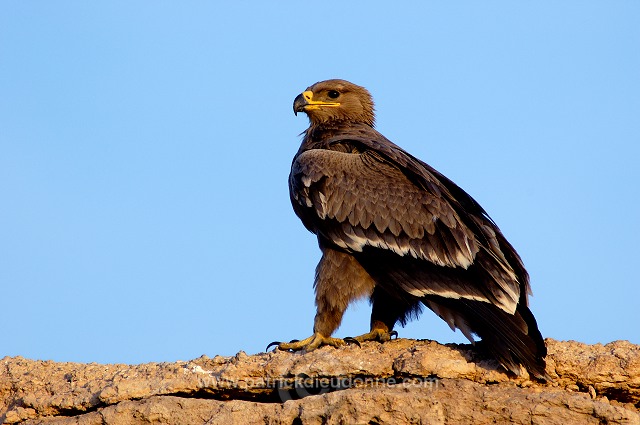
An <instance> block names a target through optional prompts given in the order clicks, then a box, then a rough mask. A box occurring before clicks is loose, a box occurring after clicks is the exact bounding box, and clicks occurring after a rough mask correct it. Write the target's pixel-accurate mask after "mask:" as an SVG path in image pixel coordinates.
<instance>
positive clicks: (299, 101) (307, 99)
mask: <svg viewBox="0 0 640 425" xmlns="http://www.w3.org/2000/svg"><path fill="white" fill-rule="evenodd" d="M323 106H329V107H336V106H340V103H338V102H323V101H322V100H313V92H312V91H311V90H307V91H305V92H302V93H300V94H299V95H298V96H296V98H295V100H294V101H293V113H294V114H296V115H298V112H307V111H308V110H310V109H319V108H321V107H323Z"/></svg>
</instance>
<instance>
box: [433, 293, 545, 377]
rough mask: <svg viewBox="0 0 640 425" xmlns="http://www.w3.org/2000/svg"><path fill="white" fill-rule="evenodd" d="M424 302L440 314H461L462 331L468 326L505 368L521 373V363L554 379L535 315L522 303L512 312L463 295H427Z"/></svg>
mask: <svg viewBox="0 0 640 425" xmlns="http://www.w3.org/2000/svg"><path fill="white" fill-rule="evenodd" d="M425 304H426V305H427V307H429V308H431V309H432V310H434V311H435V312H436V313H437V314H439V315H440V316H441V317H442V311H445V310H448V311H449V313H448V314H449V315H454V316H459V319H458V320H457V321H456V322H457V323H456V327H458V328H461V330H463V331H464V330H465V329H463V328H464V327H468V328H469V329H470V330H471V332H473V333H474V334H476V335H477V336H479V337H480V338H481V339H482V341H483V345H484V346H485V347H486V349H487V351H488V352H489V353H490V354H491V355H492V356H493V357H494V358H495V359H496V360H498V362H500V364H501V365H502V366H503V367H504V368H505V369H507V370H510V371H511V372H513V373H515V374H516V375H519V374H520V365H522V366H524V367H525V368H526V369H527V371H528V372H529V373H530V374H532V375H533V376H535V377H536V378H538V379H541V380H550V379H551V377H550V376H549V374H547V372H546V370H545V368H546V362H545V359H544V358H545V356H546V355H547V347H546V346H545V344H544V340H543V339H542V335H541V334H540V331H539V330H538V325H537V323H536V319H535V318H534V317H533V314H532V313H531V310H529V307H527V306H526V305H524V304H523V303H520V304H519V305H518V307H517V309H516V312H515V314H513V315H512V314H509V313H507V312H505V311H504V310H502V309H500V308H498V307H496V306H494V305H492V304H489V303H486V302H482V301H474V300H467V299H462V298H461V299H451V298H443V297H426V299H425ZM433 304H435V306H433ZM434 307H436V308H434ZM437 310H438V311H437ZM443 318H444V317H443ZM445 320H446V319H445ZM450 322H451V319H450V320H448V323H450ZM450 324H451V323H450ZM467 333H468V330H467V332H465V334H467ZM467 337H468V335H467Z"/></svg>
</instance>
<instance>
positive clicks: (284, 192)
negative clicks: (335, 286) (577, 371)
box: [0, 0, 640, 363]
mask: <svg viewBox="0 0 640 425" xmlns="http://www.w3.org/2000/svg"><path fill="white" fill-rule="evenodd" d="M399 4H400V3H396V5H394V6H393V7H391V6H389V5H388V2H375V1H373V2H343V1H339V2H334V1H323V2H300V1H296V2H293V1H280V2H253V3H251V2H245V1H238V2H214V1H191V2H169V1H137V2H132V1H113V0H112V1H108V2H107V1H91V2H87V1H55V2H53V1H51V2H47V1H28V2H27V1H17V0H16V1H12V0H4V1H2V2H0V285H1V286H0V288H1V292H0V312H1V314H2V325H1V326H0V357H2V356H4V355H10V356H15V355H22V356H25V357H29V358H35V359H53V360H57V361H81V362H93V361H95V362H126V363H139V362H148V361H175V360H179V359H181V360H187V359H190V358H194V357H197V356H200V355H202V354H207V355H210V356H213V355H215V354H222V355H232V354H234V353H236V352H238V351H239V350H245V351H246V352H248V353H256V352H260V351H262V350H264V348H265V346H266V345H267V344H268V343H269V342H271V341H274V340H290V339H293V338H298V339H300V338H302V337H307V336H309V335H310V334H311V331H312V325H313V317H314V314H315V307H314V302H313V301H314V295H313V289H312V281H313V275H314V269H315V266H316V263H317V261H318V259H319V257H320V251H319V250H318V247H317V243H316V240H315V237H314V236H313V235H312V234H310V233H308V232H307V231H306V230H305V229H304V227H303V226H302V224H301V223H300V222H299V220H298V219H297V217H296V216H295V215H294V213H293V211H292V208H291V205H290V201H289V195H288V188H287V176H288V173H289V168H290V164H291V159H292V157H293V155H294V153H295V152H296V150H297V149H298V146H299V142H300V137H299V133H300V132H302V131H303V130H304V129H305V128H306V127H307V119H306V117H305V116H304V115H298V117H295V116H294V115H293V112H292V103H293V99H294V97H295V96H296V95H297V94H299V93H300V92H301V91H303V90H304V89H305V88H306V87H307V86H309V85H310V84H312V83H314V82H316V81H319V80H324V79H328V78H343V79H348V80H350V81H352V82H354V83H357V84H360V85H364V86H365V87H367V88H368V89H369V90H370V91H371V92H372V94H373V96H374V98H375V100H376V102H377V112H378V120H377V128H378V130H380V131H381V132H382V133H383V134H385V135H386V136H387V137H388V138H390V139H391V140H393V141H394V142H395V143H397V144H399V145H400V146H402V147H404V148H405V149H407V150H408V151H409V152H411V153H412V154H414V155H415V156H417V157H419V158H421V159H422V160H424V161H426V162H428V163H429V164H431V165H432V166H434V167H435V168H436V169H438V170H439V171H441V172H443V173H444V174H445V175H447V176H448V177H449V178H451V179H452V180H454V181H455V182H456V183H458V184H459V185H460V186H462V187H463V188H464V189H465V190H466V191H467V192H469V193H470V194H471V195H472V196H474V197H475V198H476V199H477V200H478V201H479V202H480V203H481V204H482V205H483V206H484V208H485V209H486V210H487V211H488V212H489V214H490V215H491V216H492V217H493V218H494V220H495V221H496V222H497V223H498V225H499V226H500V228H501V229H502V231H503V232H504V233H505V235H506V236H507V238H508V239H509V240H510V241H511V243H512V244H513V245H514V246H515V247H516V249H517V250H518V251H519V253H520V254H521V256H522V257H523V260H524V262H525V265H526V266H527V268H528V270H529V272H530V274H531V280H532V285H533V290H534V295H535V296H534V297H533V298H532V299H531V306H532V310H533V312H534V314H535V315H536V317H537V319H538V323H539V326H540V329H541V331H542V333H543V335H544V336H547V337H551V338H555V339H561V340H567V339H574V340H578V341H583V342H587V343H598V342H600V343H606V342H610V341H613V340H617V339H627V340H630V341H632V342H634V343H637V344H638V343H640V326H638V323H639V322H640V302H639V301H638V300H639V298H640V281H639V277H638V267H639V265H640V259H639V258H638V257H639V254H640V249H639V246H638V240H639V239H640V224H639V221H640V199H639V195H640V189H639V188H638V184H639V183H640V165H639V164H640V147H639V145H640V25H639V24H638V22H640V2H637V1H616V2H604V1H599V2H595V1H582V0H581V1H563V2H512V1H487V2H475V1H474V2H472V1H461V2H455V4H454V2H427V1H419V2H417V1H416V2H402V3H401V4H402V5H399ZM369 312H370V309H369V306H368V304H367V303H366V302H361V303H359V304H357V305H356V306H355V307H354V308H352V309H350V310H349V311H348V313H347V315H346V316H345V320H344V322H343V325H342V327H341V328H340V329H339V330H338V332H337V336H353V335H359V334H361V333H363V332H365V331H367V330H368V323H369ZM398 331H399V332H400V336H401V337H407V338H428V339H435V340H438V341H440V342H443V343H446V342H464V341H466V340H465V339H464V337H462V336H461V334H460V333H459V332H456V333H453V332H451V331H450V330H449V328H448V327H447V326H446V324H445V323H444V322H442V321H441V320H440V319H438V318H437V317H436V316H435V315H434V314H433V313H431V312H430V311H425V313H424V314H423V315H422V317H421V319H420V320H418V321H416V322H412V323H411V324H409V325H408V326H407V327H406V328H404V329H402V328H400V329H398Z"/></svg>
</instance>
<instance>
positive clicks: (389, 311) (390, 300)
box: [354, 286, 417, 342]
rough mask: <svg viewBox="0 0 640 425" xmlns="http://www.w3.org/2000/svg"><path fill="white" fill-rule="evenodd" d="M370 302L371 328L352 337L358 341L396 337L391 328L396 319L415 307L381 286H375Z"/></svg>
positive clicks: (382, 340)
mask: <svg viewBox="0 0 640 425" xmlns="http://www.w3.org/2000/svg"><path fill="white" fill-rule="evenodd" d="M371 304H372V308H371V330H370V331H369V332H367V333H366V334H363V335H360V336H357V337H355V338H354V339H355V340H356V341H358V342H364V341H378V342H387V341H390V340H391V338H392V337H394V336H396V337H397V336H398V333H397V332H396V331H394V330H393V327H394V326H395V324H396V323H397V322H398V321H403V320H405V317H406V316H407V314H409V313H410V312H411V311H413V309H415V308H416V307H415V306H414V305H413V304H412V303H411V302H409V301H408V300H404V299H398V298H396V297H394V296H392V295H391V294H389V293H388V292H387V291H385V290H384V289H383V288H382V287H381V286H376V288H375V290H374V291H373V295H372V296H371ZM416 304H417V303H416Z"/></svg>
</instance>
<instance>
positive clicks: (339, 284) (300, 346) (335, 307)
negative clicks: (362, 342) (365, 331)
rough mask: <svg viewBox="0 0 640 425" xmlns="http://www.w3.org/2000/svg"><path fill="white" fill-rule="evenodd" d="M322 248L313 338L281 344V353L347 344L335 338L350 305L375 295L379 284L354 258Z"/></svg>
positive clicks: (316, 280)
mask: <svg viewBox="0 0 640 425" xmlns="http://www.w3.org/2000/svg"><path fill="white" fill-rule="evenodd" d="M320 248H321V249H322V259H321V260H320V263H319V264H318V267H317V268H316V279H315V283H314V286H315V289H316V308H317V311H316V318H315V321H314V325H313V335H312V336H310V337H309V338H306V339H304V340H302V341H292V342H288V343H279V344H278V349H280V350H293V351H297V350H306V351H311V350H314V349H316V348H318V347H320V346H322V345H332V346H334V347H336V346H340V345H344V343H345V341H344V340H342V339H339V338H332V337H331V335H332V334H333V332H335V330H336V329H337V328H338V326H340V322H341V321H342V316H343V315H344V312H345V310H346V309H347V307H348V306H349V304H350V303H351V302H352V301H354V300H356V299H358V298H363V297H367V296H371V294H372V293H373V288H374V285H375V282H374V281H373V279H372V278H371V276H369V274H368V273H367V272H366V271H365V270H364V269H363V268H362V266H361V265H360V264H359V263H358V262H357V261H356V260H355V259H354V258H353V257H352V256H351V255H348V254H345V253H344V252H342V251H338V250H335V249H333V248H330V247H327V246H323V244H322V243H321V244H320ZM270 345H271V344H270ZM274 345H275V344H274Z"/></svg>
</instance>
